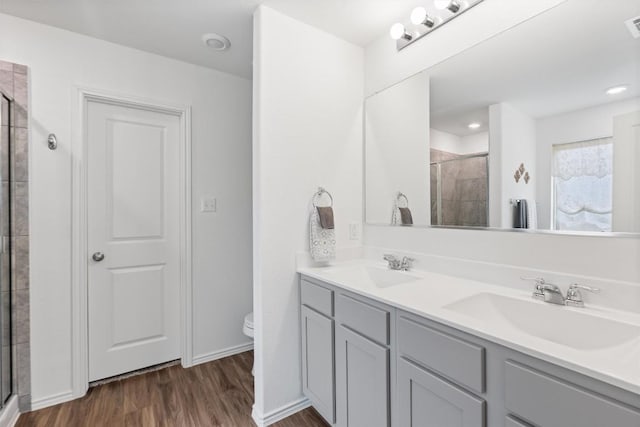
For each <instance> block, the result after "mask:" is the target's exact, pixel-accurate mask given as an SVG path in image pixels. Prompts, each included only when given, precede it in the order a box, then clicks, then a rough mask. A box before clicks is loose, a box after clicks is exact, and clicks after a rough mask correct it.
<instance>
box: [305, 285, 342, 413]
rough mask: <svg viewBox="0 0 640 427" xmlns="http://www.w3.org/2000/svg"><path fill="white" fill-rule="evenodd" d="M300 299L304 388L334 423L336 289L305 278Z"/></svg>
mask: <svg viewBox="0 0 640 427" xmlns="http://www.w3.org/2000/svg"><path fill="white" fill-rule="evenodd" d="M301 299H302V308H301V313H300V320H301V331H302V389H303V392H304V394H305V396H307V398H308V399H309V400H310V401H311V403H312V404H313V407H314V408H315V409H316V410H317V411H318V413H320V415H322V417H323V418H324V419H325V420H326V421H327V422H329V423H330V424H334V423H335V419H336V408H335V405H336V398H335V351H334V348H335V347H334V345H335V326H334V320H333V318H332V317H329V316H332V315H333V291H331V290H329V289H327V288H324V287H321V286H318V285H316V284H313V283H311V282H306V281H303V282H302V284H301ZM323 313H326V314H323ZM327 314H328V316H327Z"/></svg>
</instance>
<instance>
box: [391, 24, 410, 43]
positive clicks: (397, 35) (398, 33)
mask: <svg viewBox="0 0 640 427" xmlns="http://www.w3.org/2000/svg"><path fill="white" fill-rule="evenodd" d="M389 35H390V36H391V38H392V39H394V40H400V39H402V38H404V39H407V40H411V36H410V35H409V34H407V31H406V30H405V28H404V25H402V24H400V23H396V24H393V25H392V26H391V29H390V30H389Z"/></svg>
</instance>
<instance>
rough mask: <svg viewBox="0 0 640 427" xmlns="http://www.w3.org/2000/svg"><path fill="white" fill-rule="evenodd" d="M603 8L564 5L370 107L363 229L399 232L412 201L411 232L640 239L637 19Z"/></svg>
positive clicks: (372, 100)
mask: <svg viewBox="0 0 640 427" xmlns="http://www.w3.org/2000/svg"><path fill="white" fill-rule="evenodd" d="M611 6H612V5H611V3H610V2H602V1H597V0H567V1H566V2H564V3H562V4H560V5H558V6H557V7H555V8H552V9H550V10H548V11H546V12H544V13H542V14H540V15H538V16H536V17H534V18H533V19H530V20H528V21H526V22H523V23H522V24H520V25H518V26H516V27H514V28H512V29H510V30H509V31H506V32H503V33H501V34H499V35H497V36H495V37H493V38H491V39H489V40H487V41H485V42H483V43H481V44H478V45H476V46H474V47H472V48H470V49H468V50H466V51H463V52H462V53H460V54H458V55H455V56H453V57H451V58H449V59H448V60H446V61H444V62H441V63H440V64H437V65H435V66H433V67H431V68H429V69H427V70H425V71H423V72H421V73H419V74H418V75H416V76H414V77H412V78H409V79H407V80H404V81H402V82H400V83H398V84H396V85H394V86H391V87H390V88H388V89H385V90H383V91H381V92H378V93H376V94H374V95H372V96H371V97H369V98H367V100H366V103H365V104H366V110H367V114H366V117H365V121H366V124H365V128H366V133H365V153H366V155H365V187H366V221H367V223H369V224H394V225H407V224H404V223H403V221H402V220H403V218H405V217H406V215H404V216H403V215H401V214H402V213H406V212H400V213H398V210H397V208H398V207H404V206H407V205H406V204H405V202H406V200H408V201H409V204H408V207H409V208H410V211H411V214H412V219H413V221H412V223H413V225H416V226H419V225H431V226H444V227H481V228H484V227H490V228H501V229H514V228H515V229H529V230H553V231H559V232H570V233H579V234H594V233H595V234H603V233H604V234H607V233H609V232H626V233H639V232H640V53H639V52H640V35H639V34H638V32H637V31H635V32H634V31H633V28H632V26H631V25H629V24H628V23H627V21H629V20H632V19H634V18H637V17H639V16H640V7H639V3H638V1H636V0H621V1H619V2H616V7H611ZM586 28H588V29H589V30H588V31H585V29H586ZM496 70H497V71H496ZM420 85H428V88H422V87H421V86H420ZM418 87H420V89H417V88H418ZM424 105H428V106H429V108H428V110H426V111H425V108H424ZM423 113H424V114H423ZM398 192H402V193H403V194H405V195H407V197H406V198H402V197H397V194H398ZM409 193H410V195H411V196H410V197H409Z"/></svg>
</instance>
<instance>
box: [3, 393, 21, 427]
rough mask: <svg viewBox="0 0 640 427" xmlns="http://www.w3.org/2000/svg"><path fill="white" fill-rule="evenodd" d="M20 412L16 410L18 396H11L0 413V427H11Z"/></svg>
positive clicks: (16, 420)
mask: <svg viewBox="0 0 640 427" xmlns="http://www.w3.org/2000/svg"><path fill="white" fill-rule="evenodd" d="M19 417H20V411H19V410H18V396H16V395H13V396H11V399H9V402H7V404H6V406H5V407H4V408H2V410H1V411H0V427H13V426H15V425H16V422H18V418H19Z"/></svg>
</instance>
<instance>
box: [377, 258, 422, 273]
mask: <svg viewBox="0 0 640 427" xmlns="http://www.w3.org/2000/svg"><path fill="white" fill-rule="evenodd" d="M384 260H385V261H387V262H388V263H389V269H390V270H398V271H409V270H410V269H411V266H412V265H413V261H415V260H414V259H413V258H409V257H407V256H405V257H402V260H400V259H398V257H396V256H395V255H391V254H386V255H385V256H384Z"/></svg>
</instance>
